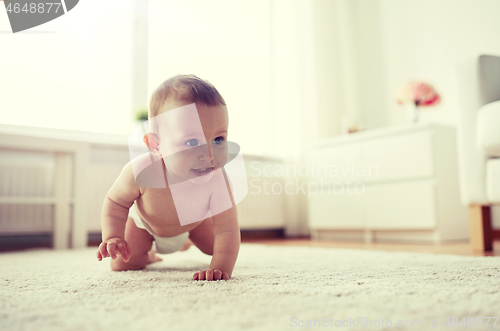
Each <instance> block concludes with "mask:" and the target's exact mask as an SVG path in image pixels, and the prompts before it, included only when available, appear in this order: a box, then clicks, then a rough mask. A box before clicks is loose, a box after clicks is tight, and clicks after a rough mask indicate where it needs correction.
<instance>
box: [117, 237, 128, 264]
mask: <svg viewBox="0 0 500 331" xmlns="http://www.w3.org/2000/svg"><path fill="white" fill-rule="evenodd" d="M116 246H117V247H118V251H119V252H120V255H121V256H122V258H123V261H125V262H128V259H129V256H128V251H127V247H126V246H125V242H120V243H118V244H116Z"/></svg>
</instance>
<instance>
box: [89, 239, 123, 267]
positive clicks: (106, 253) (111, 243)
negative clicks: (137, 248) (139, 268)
mask: <svg viewBox="0 0 500 331" xmlns="http://www.w3.org/2000/svg"><path fill="white" fill-rule="evenodd" d="M116 249H118V252H117V251H116ZM117 253H118V254H120V255H121V256H122V258H123V261H125V262H128V260H129V259H130V255H131V253H130V247H129V245H128V243H127V242H126V241H125V239H123V238H110V239H108V240H106V241H103V242H102V243H101V244H100V245H99V249H98V250H97V259H98V260H99V261H101V260H102V259H103V258H106V257H110V256H111V258H112V259H113V260H114V259H116V254H117Z"/></svg>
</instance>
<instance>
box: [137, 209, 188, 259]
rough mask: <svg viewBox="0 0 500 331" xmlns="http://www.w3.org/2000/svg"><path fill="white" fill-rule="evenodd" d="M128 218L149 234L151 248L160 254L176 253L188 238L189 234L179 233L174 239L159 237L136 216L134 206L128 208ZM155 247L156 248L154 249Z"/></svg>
mask: <svg viewBox="0 0 500 331" xmlns="http://www.w3.org/2000/svg"><path fill="white" fill-rule="evenodd" d="M128 217H130V218H132V219H133V220H134V223H135V225H136V226H137V227H138V228H139V229H144V230H146V231H147V232H149V233H150V234H151V235H152V236H153V237H154V238H155V240H154V242H153V248H156V251H157V252H158V253H160V254H170V253H174V252H177V251H178V250H179V249H181V247H182V246H183V245H184V243H185V242H186V240H187V239H188V237H189V232H185V233H181V234H180V235H178V236H174V237H160V236H158V235H157V234H156V233H154V232H153V230H151V228H150V227H149V225H147V224H146V223H145V222H144V221H143V220H142V219H141V218H140V217H139V214H137V210H136V206H135V204H134V205H133V206H132V207H130V209H129V211H128ZM155 245H156V247H155Z"/></svg>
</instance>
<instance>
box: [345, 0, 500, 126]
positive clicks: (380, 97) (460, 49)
mask: <svg viewBox="0 0 500 331" xmlns="http://www.w3.org/2000/svg"><path fill="white" fill-rule="evenodd" d="M349 3H350V6H352V13H353V15H354V19H355V22H356V23H355V29H354V30H353V32H352V36H353V38H355V39H356V40H357V43H356V53H357V54H355V56H358V59H359V61H358V63H357V66H356V69H357V70H358V71H357V72H356V73H355V74H356V75H357V79H358V81H359V85H358V87H357V88H358V90H357V96H356V98H358V99H359V100H360V102H361V104H360V105H359V107H360V108H359V109H357V110H353V111H351V112H352V113H356V112H358V113H360V114H361V118H360V120H361V121H362V122H363V123H364V124H365V126H366V127H368V128H373V127H380V126H386V125H400V124H403V123H405V121H406V117H405V116H406V115H405V112H404V111H403V109H402V108H401V106H398V105H397V104H396V102H395V94H396V92H397V90H398V89H399V87H400V86H401V85H403V84H404V83H406V82H407V81H409V80H411V79H418V80H422V81H425V82H428V83H430V84H432V85H434V87H435V88H436V90H437V91H438V92H439V93H440V94H441V97H442V103H441V104H440V105H438V106H436V107H432V108H428V110H425V111H423V112H422V117H421V119H422V120H423V121H433V122H439V123H445V124H449V125H453V126H455V125H456V123H457V109H458V95H457V87H456V80H455V68H454V66H455V65H456V64H457V63H458V62H459V61H461V60H463V59H466V58H468V57H472V56H477V55H478V54H496V55H500V42H499V40H500V39H499V38H500V19H499V18H498V15H499V13H500V1H497V0H481V1H477V0H440V1H434V0H419V1H412V0H404V1H401V0H376V1H364V0H354V1H349Z"/></svg>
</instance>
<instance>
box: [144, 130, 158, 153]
mask: <svg viewBox="0 0 500 331" xmlns="http://www.w3.org/2000/svg"><path fill="white" fill-rule="evenodd" d="M142 140H143V141H144V143H145V144H146V146H147V147H148V149H149V150H150V151H151V153H153V154H155V155H158V156H161V154H160V142H159V139H158V136H157V135H156V134H154V133H151V132H148V133H145V134H144V138H142Z"/></svg>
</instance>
